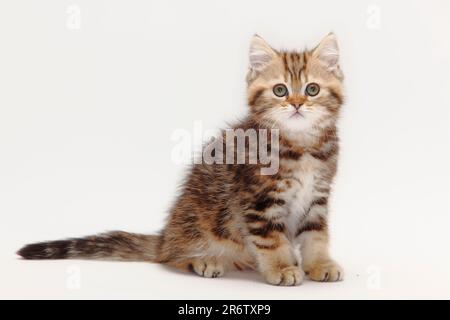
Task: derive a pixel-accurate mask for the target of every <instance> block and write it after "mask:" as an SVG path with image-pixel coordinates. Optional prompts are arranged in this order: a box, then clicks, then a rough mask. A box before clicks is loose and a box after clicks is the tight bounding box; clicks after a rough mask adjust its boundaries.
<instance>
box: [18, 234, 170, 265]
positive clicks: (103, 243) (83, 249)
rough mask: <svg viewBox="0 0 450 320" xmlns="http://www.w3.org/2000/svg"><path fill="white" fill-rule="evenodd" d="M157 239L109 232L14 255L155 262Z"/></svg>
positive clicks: (43, 244) (37, 246)
mask: <svg viewBox="0 0 450 320" xmlns="http://www.w3.org/2000/svg"><path fill="white" fill-rule="evenodd" d="M160 242H161V237H160V236H156V235H143V234H134V233H127V232H123V231H113V232H107V233H102V234H99V235H94V236H88V237H84V238H73V239H67V240H56V241H49V242H40V243H33V244H28V245H26V246H24V247H23V248H22V249H20V250H19V251H18V252H17V254H18V255H19V256H21V257H23V258H24V259H30V260H42V259H92V260H115V261H149V262H157V261H158V248H159V247H160Z"/></svg>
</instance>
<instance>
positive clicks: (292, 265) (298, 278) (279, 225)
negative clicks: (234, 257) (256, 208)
mask: <svg viewBox="0 0 450 320" xmlns="http://www.w3.org/2000/svg"><path fill="white" fill-rule="evenodd" d="M245 220H246V234H247V235H246V243H247V245H248V247H249V250H250V252H252V254H253V256H254V258H255V260H256V265H257V268H258V271H259V272H260V273H261V274H262V275H263V276H264V278H265V280H266V281H267V282H268V283H270V284H274V285H282V286H294V285H299V284H300V283H301V282H302V281H303V277H304V273H303V270H302V269H301V267H300V265H299V261H298V258H297V256H296V255H295V253H294V249H293V247H292V244H291V243H290V242H289V240H288V239H287V238H286V235H285V233H284V231H285V225H284V223H283V222H281V220H280V219H277V218H266V216H265V215H264V214H255V213H249V214H247V215H246V216H245Z"/></svg>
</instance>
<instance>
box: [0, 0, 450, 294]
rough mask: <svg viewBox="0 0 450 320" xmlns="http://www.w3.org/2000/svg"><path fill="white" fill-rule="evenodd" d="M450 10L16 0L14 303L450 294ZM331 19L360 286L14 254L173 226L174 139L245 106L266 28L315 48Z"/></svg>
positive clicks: (4, 239) (11, 50)
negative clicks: (282, 282) (250, 63)
mask: <svg viewBox="0 0 450 320" xmlns="http://www.w3.org/2000/svg"><path fill="white" fill-rule="evenodd" d="M78 10H79V11H80V15H79V16H78V14H77V12H78ZM449 16H450V3H449V2H448V1H445V0H441V1H438V0H435V1H425V0H422V1H377V0H373V1H359V0H358V1H356V0H355V1H331V0H330V1H318V0H315V1H299V0H295V1H281V0H277V1H274V0H271V1H261V0H258V1H256V0H255V1H236V2H234V1H181V0H180V1H148V0H145V1H144V0H142V1H136V0H135V1H130V0H127V1H125V0H122V1H118V0H114V1H112V0H104V1H93V0H89V1H88V0H85V1H81V0H73V1H61V0H54V1H49V0H41V1H17V0H14V1H13V0H10V1H2V2H1V4H0V215H1V216H0V298H153V299H155V298H166V299H171V298H192V299H194V298H247V299H257V298H266V299H284V298H292V299H313V298H325V299H326V298H357V299H362V298H450V271H449V270H450V250H449V245H450V232H449V222H450V217H449V214H450V210H449V209H450V201H449V195H450V194H449V191H450V170H449V169H450V167H449V164H450V161H449V160H450V152H449V141H450V140H449V136H450V134H449V120H450V119H449V106H450V98H449V89H450V72H449V71H450V37H449V35H448V32H449V30H450V20H449ZM329 31H334V32H335V33H336V34H337V36H338V39H339V42H340V46H341V52H342V68H343V70H344V72H345V74H346V93H347V103H346V105H345V106H344V108H343V113H342V118H341V121H340V132H341V137H342V154H341V159H340V160H341V161H340V168H339V173H338V176H337V180H336V184H335V189H334V190H335V191H334V194H333V199H332V202H331V215H332V219H331V220H332V221H331V226H332V238H333V242H332V251H333V253H334V256H335V257H336V258H337V259H338V261H339V262H340V263H341V264H342V265H343V266H344V268H345V269H346V273H347V278H346V280H345V281H343V282H340V283H332V284H324V283H314V282H311V281H306V282H305V283H304V284H303V285H302V286H300V287H293V288H284V287H283V288H282V287H273V286H269V285H266V284H264V283H263V281H262V279H261V278H260V276H259V275H257V274H255V273H251V272H248V273H237V272H236V273H231V274H228V275H227V276H225V277H224V278H221V279H202V278H200V277H196V276H194V275H190V274H183V273H179V272H176V271H173V270H170V269H167V268H165V267H163V266H161V265H152V264H146V263H109V262H87V261H49V262H40V261H38V262H29V261H21V260H19V259H18V258H17V257H16V256H15V254H14V252H15V251H16V250H17V249H18V248H19V247H20V246H21V245H23V244H25V243H28V242H32V241H41V240H49V239H58V238H64V237H70V236H78V235H87V234H91V233H97V232H100V231H105V230H114V229H121V230H127V231H134V232H146V233H148V232H156V231H158V230H160V229H161V228H162V226H163V224H164V219H165V216H166V213H167V209H168V208H169V206H170V204H171V203H172V201H173V199H174V196H175V193H176V190H177V185H178V183H179V182H180V181H181V178H182V176H183V172H184V170H185V169H184V167H183V165H180V164H177V163H175V162H174V161H173V159H172V156H171V152H172V150H173V148H174V146H175V145H176V142H174V141H173V140H171V136H172V134H173V132H174V131H175V130H177V129H185V130H189V131H192V129H193V124H194V121H202V123H203V126H204V127H205V128H219V127H225V126H226V122H227V121H233V120H235V119H237V118H238V117H239V116H241V115H243V114H245V110H246V105H245V82H244V77H245V73H246V67H247V49H248V44H249V40H250V38H251V36H252V34H253V33H255V32H257V33H258V34H260V35H261V36H263V37H264V38H265V39H266V40H267V41H268V42H270V43H271V44H272V45H273V46H274V47H276V48H299V49H302V48H304V47H305V46H308V47H312V46H315V45H316V44H317V42H318V41H319V40H320V39H321V38H322V37H323V36H324V35H326V34H327V33H328V32H329Z"/></svg>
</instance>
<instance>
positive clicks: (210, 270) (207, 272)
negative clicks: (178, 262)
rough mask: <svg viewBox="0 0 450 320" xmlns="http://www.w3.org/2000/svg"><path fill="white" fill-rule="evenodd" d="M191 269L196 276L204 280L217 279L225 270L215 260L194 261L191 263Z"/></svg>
mask: <svg viewBox="0 0 450 320" xmlns="http://www.w3.org/2000/svg"><path fill="white" fill-rule="evenodd" d="M192 269H193V270H194V272H195V273H196V274H198V275H199V276H202V277H205V278H218V277H221V276H223V275H224V273H225V268H224V265H223V264H222V263H220V262H219V261H216V260H213V259H211V260H206V259H205V260H196V261H194V262H193V263H192Z"/></svg>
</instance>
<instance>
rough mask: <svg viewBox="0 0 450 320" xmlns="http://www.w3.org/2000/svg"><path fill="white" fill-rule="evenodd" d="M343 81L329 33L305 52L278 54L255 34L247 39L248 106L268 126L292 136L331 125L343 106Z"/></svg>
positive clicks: (337, 56)
mask: <svg viewBox="0 0 450 320" xmlns="http://www.w3.org/2000/svg"><path fill="white" fill-rule="evenodd" d="M342 80H343V76H342V73H341V70H340V68H339V49H338V45H337V41H336V37H335V36H334V35H333V34H329V35H327V36H326V37H325V38H324V39H323V40H322V41H321V42H320V44H319V45H318V46H317V47H316V48H315V49H313V50H310V51H304V52H291V51H289V52H285V51H281V52H279V51H276V50H274V49H273V48H271V47H270V46H269V45H268V44H267V43H266V42H265V41H264V40H263V39H262V38H261V37H259V36H257V35H255V36H254V37H253V39H252V42H251V45H250V68H249V72H248V75H247V83H248V89H247V95H248V104H249V106H250V111H251V113H252V116H253V117H254V118H255V119H256V120H257V121H259V122H261V123H264V124H265V125H267V126H270V127H274V128H279V129H280V130H283V131H285V132H289V133H293V134H296V133H302V132H303V133H314V131H316V130H320V129H323V128H325V127H328V126H330V125H331V124H333V123H334V122H335V121H336V119H337V114H338V111H339V108H340V106H341V104H342V100H343V96H342Z"/></svg>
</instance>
